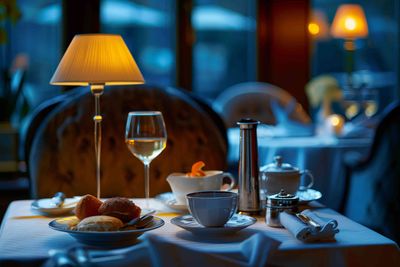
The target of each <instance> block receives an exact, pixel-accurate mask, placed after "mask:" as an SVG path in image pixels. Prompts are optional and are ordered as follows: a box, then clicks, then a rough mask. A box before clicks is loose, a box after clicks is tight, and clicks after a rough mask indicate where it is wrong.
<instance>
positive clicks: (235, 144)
mask: <svg viewBox="0 0 400 267" xmlns="http://www.w3.org/2000/svg"><path fill="white" fill-rule="evenodd" d="M268 129H269V128H265V127H259V129H258V131H257V134H258V135H257V137H258V158H259V166H260V168H262V167H263V166H265V165H267V164H270V163H273V162H274V157H275V156H277V155H279V156H281V157H282V158H283V162H285V163H289V164H291V165H292V166H295V167H298V168H299V169H301V170H305V169H307V170H310V171H311V172H312V174H313V176H314V178H315V179H314V185H313V189H316V190H318V191H320V192H321V193H322V198H321V199H320V200H319V201H321V202H322V203H323V204H325V205H327V206H328V207H330V208H332V209H334V210H338V209H339V207H340V204H341V200H342V197H343V194H344V186H345V165H344V160H345V158H346V157H349V156H350V157H351V156H353V157H356V156H358V155H365V154H367V153H368V151H369V149H370V147H371V144H372V138H370V137H359V138H355V137H354V138H338V137H335V136H332V135H310V136H288V133H285V135H283V136H280V135H279V134H276V135H271V134H270V132H269V131H268ZM294 134H295V133H294ZM228 142H229V154H228V162H229V164H230V165H231V166H232V165H234V166H235V165H237V162H238V161H239V142H240V131H239V128H229V129H228ZM234 172H235V171H234ZM261 184H262V183H261Z"/></svg>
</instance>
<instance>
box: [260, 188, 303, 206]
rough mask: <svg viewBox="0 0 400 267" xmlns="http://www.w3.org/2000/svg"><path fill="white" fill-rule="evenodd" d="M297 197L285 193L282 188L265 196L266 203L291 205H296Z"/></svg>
mask: <svg viewBox="0 0 400 267" xmlns="http://www.w3.org/2000/svg"><path fill="white" fill-rule="evenodd" d="M298 202H299V197H298V196H296V195H292V194H289V193H286V192H285V191H284V190H283V189H281V191H280V192H279V193H278V194H275V195H271V196H268V197H267V205H272V206H293V205H297V204H298Z"/></svg>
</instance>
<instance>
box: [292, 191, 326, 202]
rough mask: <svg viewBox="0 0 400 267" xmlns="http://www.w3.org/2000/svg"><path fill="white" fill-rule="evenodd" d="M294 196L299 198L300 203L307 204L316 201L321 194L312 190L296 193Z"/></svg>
mask: <svg viewBox="0 0 400 267" xmlns="http://www.w3.org/2000/svg"><path fill="white" fill-rule="evenodd" d="M296 195H297V196H298V197H299V202H300V203H308V202H310V201H314V200H318V199H320V198H321V197H322V194H321V192H319V191H317V190H314V189H307V190H302V191H297V193H296Z"/></svg>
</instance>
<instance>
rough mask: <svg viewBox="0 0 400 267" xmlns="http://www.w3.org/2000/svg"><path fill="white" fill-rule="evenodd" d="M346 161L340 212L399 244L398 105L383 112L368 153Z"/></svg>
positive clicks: (399, 155) (399, 104)
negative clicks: (343, 192) (344, 183)
mask: <svg viewBox="0 0 400 267" xmlns="http://www.w3.org/2000/svg"><path fill="white" fill-rule="evenodd" d="M349 159H350V158H349ZM349 159H348V160H347V162H346V165H347V166H346V169H347V172H346V173H347V174H346V187H345V194H344V196H345V197H344V201H343V204H342V212H344V214H345V215H346V216H348V217H349V218H351V219H353V220H355V221H357V222H359V223H361V224H364V225H366V226H368V227H370V228H372V229H374V230H376V231H378V232H380V233H381V234H383V235H386V236H388V237H390V238H392V239H393V240H395V241H396V242H397V243H398V244H400V101H397V102H395V103H392V104H391V105H389V106H388V107H387V108H386V109H385V110H384V112H383V115H382V119H381V121H380V123H379V125H378V127H377V130H376V133H375V136H374V140H373V144H372V147H371V151H370V153H369V154H368V155H367V156H366V157H365V158H358V159H357V158H354V157H353V159H352V160H349Z"/></svg>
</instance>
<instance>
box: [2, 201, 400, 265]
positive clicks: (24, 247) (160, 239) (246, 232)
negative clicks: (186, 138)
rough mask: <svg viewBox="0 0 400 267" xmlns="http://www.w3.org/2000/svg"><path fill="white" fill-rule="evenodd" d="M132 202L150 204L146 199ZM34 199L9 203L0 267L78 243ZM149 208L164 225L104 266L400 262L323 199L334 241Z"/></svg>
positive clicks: (384, 241) (391, 246) (158, 204)
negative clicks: (187, 224) (182, 224)
mask: <svg viewBox="0 0 400 267" xmlns="http://www.w3.org/2000/svg"><path fill="white" fill-rule="evenodd" d="M133 201H134V202H135V203H136V204H137V205H139V206H144V205H145V200H144V199H133ZM31 203H32V200H21V201H14V202H12V203H11V204H10V206H9V207H8V210H7V212H6V215H5V217H4V219H3V222H2V224H1V230H0V266H40V265H41V264H42V263H43V262H45V261H46V260H47V259H48V258H49V251H51V250H53V251H54V250H66V249H68V248H73V247H77V246H79V243H78V242H77V241H76V240H75V239H74V238H72V237H71V236H70V235H69V234H67V233H64V232H59V231H55V230H53V229H50V228H49V226H48V223H49V222H50V221H52V220H54V218H51V217H46V216H43V215H39V214H36V213H35V212H34V211H33V210H32V209H31ZM150 206H151V207H152V208H153V209H156V210H157V211H158V213H157V214H156V216H158V217H160V218H162V219H163V220H164V221H165V225H164V226H162V227H160V228H158V229H155V230H153V231H149V232H146V233H145V234H144V235H142V236H141V237H140V238H139V242H138V244H136V245H133V246H131V247H128V248H123V249H119V250H115V251H114V250H108V253H110V251H111V252H115V254H116V255H118V254H120V253H125V254H121V255H126V257H123V258H121V259H120V260H115V261H112V262H111V261H108V262H99V263H98V264H99V266H110V264H112V266H115V267H116V266H129V265H131V266H133V265H135V266H189V265H190V266H265V265H269V264H271V265H273V266H396V264H398V263H399V262H400V252H399V248H398V246H397V245H396V243H395V242H393V241H392V240H390V239H388V238H386V237H384V236H382V235H380V234H378V233H376V232H374V231H372V230H370V229H368V228H366V227H364V226H362V225H360V224H357V223H355V222H353V221H351V220H350V219H348V218H346V217H344V216H342V215H340V214H338V213H337V212H335V211H333V210H332V209H329V208H326V207H324V206H322V205H321V204H319V203H318V202H312V203H309V207H311V208H312V209H313V211H314V212H315V213H316V214H318V215H319V216H324V217H327V218H332V219H335V220H337V221H338V224H339V227H338V228H339V229H340V232H339V233H338V234H336V236H335V239H336V240H335V241H332V242H317V243H303V242H301V241H299V240H297V239H296V238H294V236H293V235H292V234H291V233H290V232H288V231H287V230H285V229H283V228H272V227H269V226H267V225H266V223H265V220H264V218H263V217H257V222H256V223H255V224H254V225H252V226H250V227H248V228H246V229H243V230H241V231H240V232H238V233H236V234H234V235H231V236H222V237H215V238H213V237H209V236H208V237H206V236H195V235H193V234H192V233H190V232H188V231H186V230H184V229H181V228H179V227H178V226H176V225H174V224H171V223H170V220H171V219H172V218H173V217H175V216H177V215H179V214H177V213H176V211H173V210H171V209H170V207H168V206H167V205H165V203H163V202H162V201H159V200H156V199H151V201H150ZM93 249H94V248H92V250H93ZM89 251H90V250H89Z"/></svg>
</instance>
